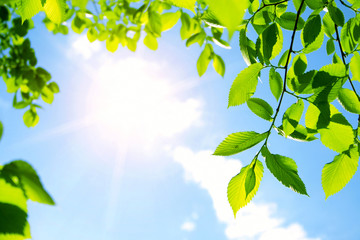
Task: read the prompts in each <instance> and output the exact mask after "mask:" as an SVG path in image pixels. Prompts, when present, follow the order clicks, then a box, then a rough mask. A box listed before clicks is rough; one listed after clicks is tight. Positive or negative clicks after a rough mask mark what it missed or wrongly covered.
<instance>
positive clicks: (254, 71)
mask: <svg viewBox="0 0 360 240" xmlns="http://www.w3.org/2000/svg"><path fill="white" fill-rule="evenodd" d="M262 68H263V66H262V64H261V63H254V64H251V65H250V66H248V67H247V68H245V69H244V70H242V71H241V72H240V73H239V75H238V76H237V77H236V78H235V80H234V82H233V84H232V86H231V89H230V93H229V105H228V107H231V106H237V105H241V104H243V103H245V102H246V101H247V100H248V99H249V98H250V97H251V96H252V95H253V94H254V93H255V90H256V86H257V83H258V80H257V78H258V75H259V73H260V71H261V69H262Z"/></svg>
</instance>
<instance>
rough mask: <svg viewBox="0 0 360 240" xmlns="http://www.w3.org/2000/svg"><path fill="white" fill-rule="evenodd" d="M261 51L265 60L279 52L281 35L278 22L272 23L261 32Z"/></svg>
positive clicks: (281, 41)
mask: <svg viewBox="0 0 360 240" xmlns="http://www.w3.org/2000/svg"><path fill="white" fill-rule="evenodd" d="M261 38H262V42H261V44H262V52H263V54H264V58H265V60H266V61H269V60H271V59H273V58H275V57H276V56H277V55H279V53H280V52H281V49H282V46H283V36H282V31H281V28H280V27H279V26H278V24H276V23H273V24H271V25H270V26H269V27H267V28H266V29H265V30H264V31H263V33H262V34H261Z"/></svg>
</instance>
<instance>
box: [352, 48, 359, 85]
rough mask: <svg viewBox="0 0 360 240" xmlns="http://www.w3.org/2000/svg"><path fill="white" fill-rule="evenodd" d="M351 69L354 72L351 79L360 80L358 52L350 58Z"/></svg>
mask: <svg viewBox="0 0 360 240" xmlns="http://www.w3.org/2000/svg"><path fill="white" fill-rule="evenodd" d="M350 70H351V73H352V78H351V79H352V80H356V81H359V82H360V55H359V53H358V52H355V53H354V56H352V58H351V60H350Z"/></svg>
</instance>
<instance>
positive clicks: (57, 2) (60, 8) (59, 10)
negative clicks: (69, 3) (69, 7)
mask: <svg viewBox="0 0 360 240" xmlns="http://www.w3.org/2000/svg"><path fill="white" fill-rule="evenodd" d="M65 6H66V4H65V1H64V0H46V3H45V5H44V11H45V13H46V16H47V17H48V18H49V19H50V20H51V21H52V22H54V23H57V24H60V23H62V22H63V21H64V19H65Z"/></svg>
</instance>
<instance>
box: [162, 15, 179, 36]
mask: <svg viewBox="0 0 360 240" xmlns="http://www.w3.org/2000/svg"><path fill="white" fill-rule="evenodd" d="M180 16H181V12H180V11H177V12H167V13H164V14H162V15H161V27H162V29H161V31H163V32H164V31H167V30H170V29H171V28H173V27H174V26H175V25H176V23H177V22H178V21H179V19H180Z"/></svg>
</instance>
